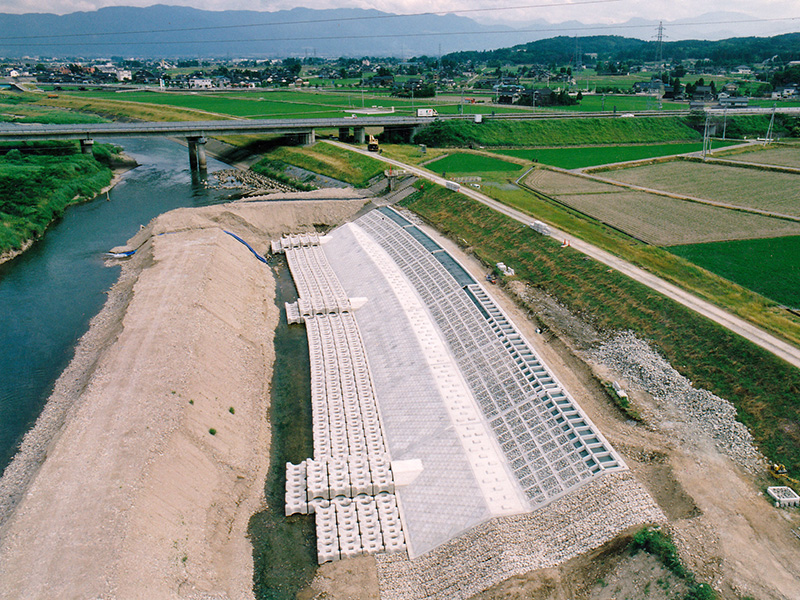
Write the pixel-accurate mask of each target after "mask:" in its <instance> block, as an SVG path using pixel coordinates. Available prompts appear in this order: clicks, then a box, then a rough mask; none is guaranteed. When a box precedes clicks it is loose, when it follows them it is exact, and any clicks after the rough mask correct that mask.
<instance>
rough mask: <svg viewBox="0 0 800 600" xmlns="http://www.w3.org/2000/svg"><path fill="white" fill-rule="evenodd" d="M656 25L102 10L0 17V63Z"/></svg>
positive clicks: (677, 28) (486, 39) (641, 29)
mask: <svg viewBox="0 0 800 600" xmlns="http://www.w3.org/2000/svg"><path fill="white" fill-rule="evenodd" d="M743 21H747V22H743ZM658 25H659V23H658V22H656V21H652V22H650V21H644V20H641V19H638V20H633V21H628V22H627V23H622V24H619V25H614V26H608V25H593V24H584V23H579V22H577V21H571V22H566V23H555V24H551V23H547V22H546V21H543V20H538V21H533V22H528V23H524V24H520V23H517V24H516V26H515V27H512V26H510V25H508V24H499V23H487V22H485V21H484V22H478V21H477V20H473V19H470V18H467V17H462V16H458V15H454V14H447V15H412V16H403V15H395V14H391V13H385V12H381V11H377V10H364V9H328V10H314V9H308V8H295V9H292V10H283V11H276V12H258V11H243V10H226V11H206V10H199V9H194V8H189V7H182V6H166V5H155V6H150V7H146V8H134V7H109V8H102V9H100V10H97V11H92V12H76V13H71V14H67V15H54V14H41V13H29V14H22V15H15V14H0V55H2V56H6V57H15V58H17V57H23V56H28V57H59V58H78V57H83V58H98V57H113V56H120V57H125V58H134V57H135V58H159V57H167V58H182V57H196V58H212V57H243V58H256V57H257V58H284V57H287V56H295V57H305V56H319V57H339V56H347V57H362V56H396V57H401V58H407V57H412V56H422V55H428V56H438V55H441V54H449V53H452V52H458V51H482V50H489V49H495V48H502V47H509V46H513V45H515V44H525V43H528V42H532V41H536V40H541V39H547V38H551V37H555V36H579V37H582V36H600V35H627V36H633V37H637V38H639V39H643V40H652V39H654V38H655V36H656V30H657V27H658ZM663 26H664V28H663V38H664V39H665V40H676V39H688V38H696V39H704V40H713V39H721V38H725V37H732V36H735V35H748V36H754V35H755V36H758V35H774V34H776V33H783V32H786V31H791V30H792V29H793V28H797V26H796V25H794V21H791V20H787V21H758V20H754V19H752V18H751V17H749V16H748V15H743V14H740V13H710V14H706V15H702V16H699V17H697V18H694V19H692V20H690V21H685V20H684V21H674V22H669V21H664V23H663Z"/></svg>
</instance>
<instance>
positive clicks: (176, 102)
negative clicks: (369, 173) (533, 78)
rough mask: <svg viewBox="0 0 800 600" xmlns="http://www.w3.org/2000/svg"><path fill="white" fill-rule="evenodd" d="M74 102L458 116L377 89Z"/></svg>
mask: <svg viewBox="0 0 800 600" xmlns="http://www.w3.org/2000/svg"><path fill="white" fill-rule="evenodd" d="M63 96H65V97H69V98H72V99H81V100H86V101H87V102H89V103H90V104H91V101H92V100H93V99H95V100H101V101H114V102H131V103H143V104H151V105H155V106H169V107H173V108H186V109H191V110H195V111H203V112H207V113H211V114H216V115H225V116H231V117H238V118H247V119H280V118H286V117H298V118H331V117H342V116H344V115H345V114H351V112H353V111H359V110H362V109H368V108H373V107H379V108H386V109H391V108H392V107H394V109H395V112H396V113H397V114H400V115H411V114H413V113H414V111H415V110H416V109H417V108H435V109H436V111H437V112H439V113H441V114H458V113H459V112H460V109H459V106H458V102H457V101H455V100H453V101H452V102H447V103H441V102H437V101H436V100H435V99H433V98H423V99H417V100H411V99H409V98H396V97H392V96H389V95H388V93H376V92H374V91H372V90H369V91H367V90H365V91H364V93H363V94H362V92H361V91H360V90H347V91H340V90H337V91H312V90H296V91H290V90H269V89H261V90H255V91H237V92H208V91H197V92H186V91H183V92H155V91H154V92H138V91H137V92H109V91H96V90H92V91H87V92H68V93H65V94H63ZM463 110H464V113H465V114H475V113H481V114H488V113H491V112H497V113H513V112H518V111H519V109H516V108H510V107H509V108H505V107H490V106H487V105H481V104H474V105H471V104H465V105H464V109H463Z"/></svg>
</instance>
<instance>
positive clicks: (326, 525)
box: [314, 501, 340, 564]
mask: <svg viewBox="0 0 800 600" xmlns="http://www.w3.org/2000/svg"><path fill="white" fill-rule="evenodd" d="M314 514H315V517H314V519H315V521H316V526H317V560H318V561H319V564H322V563H326V562H330V561H333V560H339V557H340V555H339V535H338V531H337V523H336V507H335V506H334V505H333V504H331V503H330V502H327V501H325V502H318V503H316V505H315V507H314Z"/></svg>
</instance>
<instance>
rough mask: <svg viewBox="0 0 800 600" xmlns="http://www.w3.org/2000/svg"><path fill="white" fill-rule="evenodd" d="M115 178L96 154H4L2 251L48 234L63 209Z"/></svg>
mask: <svg viewBox="0 0 800 600" xmlns="http://www.w3.org/2000/svg"><path fill="white" fill-rule="evenodd" d="M110 181H111V170H110V169H108V168H107V167H104V166H103V165H101V164H100V163H99V162H97V160H95V159H94V157H92V156H86V155H83V154H73V155H71V156H24V155H22V153H21V152H19V151H18V150H12V151H11V152H8V153H7V154H6V155H5V156H2V157H0V252H4V251H7V250H17V249H19V248H21V247H22V246H23V244H24V243H25V242H27V241H28V240H30V239H33V238H37V237H39V236H40V235H42V234H43V233H44V230H45V229H46V228H47V226H48V225H49V224H50V223H51V222H52V221H53V220H54V219H56V218H58V217H59V216H61V214H62V213H63V212H64V209H65V208H66V207H67V206H69V205H70V204H73V203H75V202H77V201H79V200H80V199H83V198H91V197H92V196H94V195H96V194H97V193H99V192H100V190H101V189H102V188H103V187H104V186H106V185H108V184H109V182H110Z"/></svg>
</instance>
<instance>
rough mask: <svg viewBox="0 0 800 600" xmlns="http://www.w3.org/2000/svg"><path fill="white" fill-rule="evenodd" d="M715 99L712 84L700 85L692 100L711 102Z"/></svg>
mask: <svg viewBox="0 0 800 600" xmlns="http://www.w3.org/2000/svg"><path fill="white" fill-rule="evenodd" d="M713 99H714V92H713V90H712V89H711V86H710V85H698V86H696V87H695V89H694V94H693V95H692V100H699V101H701V102H709V101H711V100H713Z"/></svg>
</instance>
